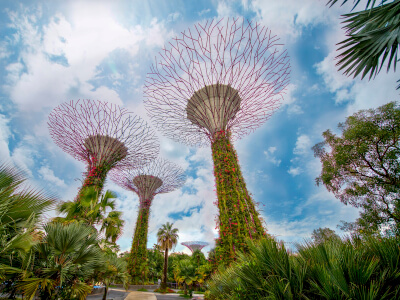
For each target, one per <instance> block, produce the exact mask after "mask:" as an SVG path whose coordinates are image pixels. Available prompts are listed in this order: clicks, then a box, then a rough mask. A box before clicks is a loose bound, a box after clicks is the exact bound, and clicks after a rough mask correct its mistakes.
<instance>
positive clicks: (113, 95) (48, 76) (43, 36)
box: [7, 2, 169, 111]
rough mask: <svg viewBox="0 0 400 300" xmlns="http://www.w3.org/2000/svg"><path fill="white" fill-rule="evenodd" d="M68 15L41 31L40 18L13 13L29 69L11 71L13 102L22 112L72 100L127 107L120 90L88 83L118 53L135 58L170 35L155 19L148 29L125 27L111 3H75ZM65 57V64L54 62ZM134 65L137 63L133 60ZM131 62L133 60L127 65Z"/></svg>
mask: <svg viewBox="0 0 400 300" xmlns="http://www.w3.org/2000/svg"><path fill="white" fill-rule="evenodd" d="M69 5H70V6H69V10H68V11H69V13H66V14H60V13H59V14H57V15H55V16H53V17H52V18H51V20H50V22H49V23H48V24H47V25H45V26H44V27H43V30H42V31H41V30H39V28H40V27H39V26H38V24H36V23H35V18H27V17H26V15H24V14H23V13H26V11H23V13H22V14H18V13H10V16H11V19H12V21H13V25H12V26H14V27H15V28H16V29H17V30H18V34H19V38H20V39H21V42H22V43H23V44H24V46H25V47H26V48H27V49H28V50H29V51H24V52H22V53H21V57H20V60H22V61H23V62H24V64H25V67H26V71H25V72H24V73H22V74H21V69H22V67H21V66H20V64H17V65H16V64H12V65H9V66H8V67H7V70H8V83H9V85H8V89H7V90H8V91H9V93H10V96H11V97H10V98H11V99H12V100H13V102H14V103H16V104H17V105H18V106H19V108H20V109H21V110H26V111H27V110H39V109H43V107H46V106H47V107H54V106H55V105H57V104H58V103H60V102H64V101H66V100H69V99H71V98H74V99H78V98H89V99H98V100H107V101H109V102H113V103H117V104H122V101H121V99H120V96H119V95H118V94H117V92H116V91H114V90H112V89H110V88H108V87H106V86H100V87H99V88H97V89H95V88H94V87H93V85H92V84H90V83H89V81H90V80H91V79H93V78H94V77H95V76H96V72H97V71H96V67H97V66H98V65H99V64H100V63H101V62H102V61H103V60H104V59H105V58H106V57H107V56H108V55H109V54H110V53H111V52H112V51H114V50H115V49H124V50H126V51H128V53H130V55H132V56H134V55H136V54H137V53H138V50H139V43H140V42H141V41H144V42H145V43H146V45H147V46H148V47H154V46H157V47H159V46H160V45H163V44H164V40H165V38H168V37H169V33H168V32H166V30H165V28H164V27H163V25H162V24H160V23H158V22H157V20H155V19H154V20H153V21H152V22H151V24H150V26H149V27H148V28H144V27H141V26H139V25H138V26H135V27H133V28H126V27H124V26H123V25H121V24H120V23H119V22H118V20H116V19H115V17H114V16H113V15H112V14H110V7H109V5H107V3H106V2H102V3H99V4H98V5H96V6H95V7H94V6H93V5H90V4H89V3H86V2H71V3H70V4H69ZM49 55H50V56H54V57H62V60H64V61H65V64H60V63H56V62H54V61H52V60H51V59H50V58H49ZM132 61H133V59H132ZM128 63H129V62H128Z"/></svg>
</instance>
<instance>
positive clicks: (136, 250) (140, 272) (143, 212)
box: [128, 206, 150, 283]
mask: <svg viewBox="0 0 400 300" xmlns="http://www.w3.org/2000/svg"><path fill="white" fill-rule="evenodd" d="M149 214H150V207H149V206H141V207H140V208H139V214H138V217H137V220H136V228H135V233H134V235H133V241H132V247H131V252H130V256H129V261H128V271H129V274H130V275H131V277H132V280H133V282H134V283H138V282H139V280H141V281H142V282H144V281H145V280H146V279H147V273H148V262H147V232H148V228H149Z"/></svg>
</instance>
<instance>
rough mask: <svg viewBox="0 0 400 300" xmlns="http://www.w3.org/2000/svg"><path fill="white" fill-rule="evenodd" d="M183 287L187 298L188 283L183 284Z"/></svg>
mask: <svg viewBox="0 0 400 300" xmlns="http://www.w3.org/2000/svg"><path fill="white" fill-rule="evenodd" d="M183 286H184V292H183V294H184V295H185V296H186V295H187V286H186V282H183Z"/></svg>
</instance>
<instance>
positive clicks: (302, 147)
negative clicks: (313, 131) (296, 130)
mask: <svg viewBox="0 0 400 300" xmlns="http://www.w3.org/2000/svg"><path fill="white" fill-rule="evenodd" d="M312 145H313V144H312V143H311V139H310V137H309V136H308V135H305V134H302V135H300V136H299V137H298V138H297V141H296V147H295V148H294V149H293V153H294V154H296V155H303V154H307V153H310V152H311V147H312Z"/></svg>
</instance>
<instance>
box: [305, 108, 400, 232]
mask: <svg viewBox="0 0 400 300" xmlns="http://www.w3.org/2000/svg"><path fill="white" fill-rule="evenodd" d="M339 128H340V129H341V131H342V135H341V136H337V135H335V134H333V133H332V132H331V131H330V130H327V131H325V132H324V133H323V137H324V141H323V142H322V143H319V144H316V145H315V146H314V147H313V150H314V155H315V156H316V157H319V159H320V160H321V162H322V170H321V174H320V176H319V177H318V178H316V182H317V184H321V183H322V184H324V185H325V187H326V188H327V189H328V191H330V192H332V193H333V194H334V195H335V196H336V198H338V199H339V200H340V201H341V202H343V203H345V204H350V205H352V206H355V207H358V208H360V209H361V211H360V218H358V220H357V221H356V225H357V226H355V227H356V228H357V230H358V231H359V232H361V231H362V232H366V233H379V232H380V231H382V230H383V229H384V228H386V227H391V228H392V232H393V233H396V232H397V234H398V233H399V232H400V201H399V199H400V159H399V158H400V107H399V106H398V105H396V103H395V102H390V103H388V104H386V105H383V106H381V107H379V108H377V109H369V110H361V111H359V112H357V113H355V114H354V115H352V116H350V117H348V118H347V120H346V122H345V123H344V124H339ZM325 145H328V146H329V147H330V151H329V152H328V151H327V150H325Z"/></svg>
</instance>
